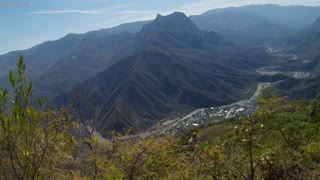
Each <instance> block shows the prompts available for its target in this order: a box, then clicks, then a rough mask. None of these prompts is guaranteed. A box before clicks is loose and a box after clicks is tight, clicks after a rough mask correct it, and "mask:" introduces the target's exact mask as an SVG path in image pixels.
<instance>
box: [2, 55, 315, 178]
mask: <svg viewBox="0 0 320 180" xmlns="http://www.w3.org/2000/svg"><path fill="white" fill-rule="evenodd" d="M24 72H25V63H24V61H23V56H22V55H21V56H20V58H19V60H18V62H17V68H16V70H15V71H10V74H9V81H10V85H11V86H12V89H11V90H5V89H1V90H0V158H1V161H0V179H279V178H280V179H316V178H317V177H319V176H320V170H319V169H320V134H319V129H320V96H318V97H317V98H316V99H313V100H308V101H305V100H302V101H291V100H289V99H287V98H285V97H264V98H260V99H258V101H257V111H256V113H254V114H252V115H251V116H249V117H242V118H234V119H226V120H224V121H220V122H217V123H214V124H210V125H208V126H205V127H199V128H197V129H194V130H192V131H190V132H188V133H185V134H184V135H182V136H180V137H172V136H170V135H166V134H159V135H154V136H150V137H147V138H139V137H136V136H130V131H128V134H127V136H125V138H124V136H121V135H119V134H116V133H115V132H111V133H110V137H111V138H110V139H103V138H101V137H98V136H96V135H95V134H94V133H93V131H92V130H88V129H86V128H85V127H83V126H82V125H81V123H80V122H81V121H77V117H78V116H77V115H76V114H74V113H72V110H68V109H61V110H58V111H48V110H45V109H44V108H43V100H42V99H39V100H38V103H37V105H34V104H36V103H34V102H37V100H34V99H32V83H31V82H29V81H27V79H26V78H25V74H24Z"/></svg>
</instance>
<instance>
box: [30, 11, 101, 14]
mask: <svg viewBox="0 0 320 180" xmlns="http://www.w3.org/2000/svg"><path fill="white" fill-rule="evenodd" d="M66 13H78V14H100V12H99V11H83V10H59V11H35V12H29V14H66Z"/></svg>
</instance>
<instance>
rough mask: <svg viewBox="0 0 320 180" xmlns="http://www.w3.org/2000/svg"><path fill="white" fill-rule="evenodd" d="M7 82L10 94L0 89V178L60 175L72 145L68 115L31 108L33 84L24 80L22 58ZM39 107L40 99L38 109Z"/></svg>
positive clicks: (36, 177) (69, 158)
mask: <svg viewBox="0 0 320 180" xmlns="http://www.w3.org/2000/svg"><path fill="white" fill-rule="evenodd" d="M9 82H10V85H11V87H12V91H10V92H12V94H9V93H8V91H7V90H4V89H3V88H2V89H1V90H0V124H1V127H0V158H1V162H0V179H1V178H4V179H44V178H48V177H53V176H56V174H55V173H56V172H58V171H59V174H63V173H61V172H63V171H64V168H63V167H64V166H66V165H67V164H68V163H69V162H71V160H72V158H71V156H70V155H71V152H72V147H73V145H72V143H74V142H75V141H74V138H73V137H72V136H71V135H70V133H69V131H68V129H69V127H71V124H72V123H71V122H70V121H69V119H70V117H69V116H68V113H66V111H62V112H60V113H55V112H45V111H39V110H37V109H36V108H35V107H34V106H32V105H31V103H30V101H31V95H32V83H31V82H30V81H27V79H26V76H25V62H24V58H23V56H22V55H20V57H19V59H18V61H17V67H16V70H15V71H12V70H10V73H9ZM42 104H43V102H42V100H41V99H39V100H38V105H39V107H40V108H41V107H42ZM59 176H60V175H59Z"/></svg>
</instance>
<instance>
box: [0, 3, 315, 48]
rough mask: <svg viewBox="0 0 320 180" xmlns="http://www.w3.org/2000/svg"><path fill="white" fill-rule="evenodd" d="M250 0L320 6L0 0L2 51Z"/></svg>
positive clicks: (200, 11) (0, 39)
mask: <svg viewBox="0 0 320 180" xmlns="http://www.w3.org/2000/svg"><path fill="white" fill-rule="evenodd" d="M249 4H279V5H308V6H320V0H157V1H155V0H0V19H1V28H0V42H1V43H0V54H3V53H6V52H9V51H12V50H21V49H26V48H29V47H32V46H33V45H35V44H39V43H41V42H43V41H46V40H55V39H59V38H60V37H63V36H65V35H66V34H68V33H84V32H87V31H90V30H97V29H101V28H108V27H113V26H116V25H119V24H121V23H125V22H133V21H140V20H150V19H154V18H155V17H156V14H157V13H160V14H162V15H167V14H170V13H172V12H174V11H181V12H184V13H186V14H187V15H196V14H201V13H203V12H205V11H207V10H209V9H215V8H222V7H229V6H242V5H249Z"/></svg>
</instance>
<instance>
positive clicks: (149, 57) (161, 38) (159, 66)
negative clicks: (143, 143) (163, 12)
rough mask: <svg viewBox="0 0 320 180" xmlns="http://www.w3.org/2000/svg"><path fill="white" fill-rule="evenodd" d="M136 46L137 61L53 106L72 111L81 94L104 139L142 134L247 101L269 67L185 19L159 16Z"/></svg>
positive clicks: (121, 65)
mask: <svg viewBox="0 0 320 180" xmlns="http://www.w3.org/2000/svg"><path fill="white" fill-rule="evenodd" d="M135 42H136V44H138V45H139V46H141V49H140V50H139V51H137V52H136V53H135V54H134V55H132V56H130V57H128V58H126V59H123V60H121V61H119V62H116V63H115V64H113V65H112V66H111V67H109V68H107V69H106V70H105V71H103V72H101V73H99V74H98V75H97V76H95V77H94V78H91V79H90V80H88V81H86V82H85V83H82V84H79V85H78V86H77V87H76V88H75V89H74V90H73V91H71V92H69V93H66V94H64V95H61V96H58V97H56V98H54V100H53V101H52V104H53V105H55V106H56V107H60V106H64V105H67V104H68V103H70V102H72V101H73V100H72V99H73V96H74V94H76V93H79V92H80V94H82V97H81V99H80V104H78V105H77V107H78V108H79V107H80V109H83V110H85V112H86V113H87V118H90V117H91V115H92V113H93V111H94V110H93V109H92V107H93V105H95V107H99V108H98V110H99V111H98V113H97V115H98V122H97V128H98V130H99V131H100V132H102V133H103V134H104V133H105V132H107V131H108V130H111V129H116V130H118V131H121V130H123V128H128V127H133V128H134V130H135V131H140V130H143V129H146V128H148V127H150V126H151V125H153V124H154V123H155V122H156V121H158V120H160V119H162V118H164V117H167V116H169V115H170V114H173V113H177V112H185V111H188V110H191V109H194V108H199V107H209V106H218V105H224V104H228V103H231V102H235V101H238V100H240V99H242V98H244V97H245V96H248V95H249V94H250V93H252V92H253V91H254V89H255V87H256V84H255V83H256V79H257V77H258V75H257V74H256V73H255V72H254V68H256V67H259V66H261V65H262V64H263V63H266V64H267V63H268V61H267V60H268V57H266V56H264V55H262V54H261V53H260V52H258V53H257V54H254V53H252V52H250V51H246V50H241V48H239V47H237V46H236V45H233V44H232V43H229V42H227V41H225V40H223V38H222V37H220V36H219V35H217V34H216V33H214V32H203V31H200V30H199V29H198V28H197V27H196V26H195V25H194V24H193V23H192V22H191V20H190V19H189V18H187V17H186V16H185V15H184V14H182V13H174V14H172V15H169V16H166V17H163V16H160V15H159V16H158V17H157V18H156V20H154V21H153V22H152V23H150V24H147V25H145V26H144V28H143V29H142V30H141V32H139V33H138V34H137V36H136V38H135ZM141 42H143V43H144V45H142V44H143V43H141ZM258 59H259V60H261V62H260V61H258Z"/></svg>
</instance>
